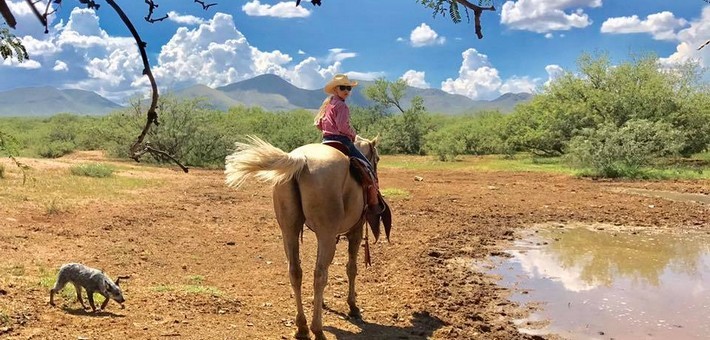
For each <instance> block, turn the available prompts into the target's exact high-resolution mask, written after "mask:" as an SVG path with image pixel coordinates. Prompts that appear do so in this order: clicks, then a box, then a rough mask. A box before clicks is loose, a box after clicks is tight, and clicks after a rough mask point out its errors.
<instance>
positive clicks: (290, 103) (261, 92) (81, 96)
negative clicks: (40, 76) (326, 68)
mask: <svg viewBox="0 0 710 340" xmlns="http://www.w3.org/2000/svg"><path fill="white" fill-rule="evenodd" d="M372 84H374V82H372V81H360V84H359V86H357V87H355V88H354V90H353V92H352V95H351V96H350V98H349V99H348V103H349V105H351V106H369V105H371V104H372V102H371V101H370V100H368V99H367V98H365V96H364V95H363V94H362V90H363V89H364V88H365V87H367V86H368V85H372ZM171 93H172V94H173V95H175V96H178V97H181V98H202V99H204V100H205V101H206V102H207V103H208V104H209V105H211V106H213V107H214V108H215V109H219V110H227V109H229V108H230V107H232V106H260V107H262V108H264V109H265V110H268V111H282V110H293V109H310V110H315V109H318V107H320V104H321V103H322V102H323V99H324V98H325V97H326V94H325V93H323V91H322V90H321V89H317V90H307V89H302V88H298V87H296V86H294V85H292V84H291V83H289V82H287V81H286V80H284V79H283V78H281V77H279V76H277V75H273V74H264V75H260V76H257V77H254V78H251V79H247V80H244V81H240V82H237V83H233V84H229V85H226V86H221V87H217V88H211V87H208V86H205V85H194V86H190V87H187V88H183V89H180V90H176V91H171ZM415 96H420V97H422V98H423V99H424V106H425V107H426V108H427V110H428V111H429V112H433V113H443V114H461V113H466V112H476V111H480V110H499V111H501V112H504V113H507V112H511V111H512V110H513V108H514V107H515V105H517V104H519V103H522V102H526V101H529V100H530V98H532V94H530V93H506V94H503V95H502V96H500V97H498V98H496V99H494V100H490V101H488V100H472V99H470V98H468V97H466V96H462V95H457V94H450V93H447V92H444V91H442V90H438V89H420V88H416V87H407V89H406V91H405V95H404V97H403V98H402V100H401V104H402V106H403V107H404V108H405V109H406V108H407V107H409V103H410V102H411V100H412V98H414V97H415ZM122 107H123V106H121V105H119V104H117V103H115V102H112V101H110V100H108V99H106V98H104V97H101V96H100V95H98V94H96V93H95V92H91V91H83V90H75V89H66V90H58V89H55V88H52V87H39V88H38V87H35V88H19V89H14V90H10V91H5V92H0V117H2V116H6V117H7V116H50V115H53V114H56V113H61V112H68V113H75V114H84V115H103V114H106V113H108V112H111V111H114V110H116V109H120V108H122Z"/></svg>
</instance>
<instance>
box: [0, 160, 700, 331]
mask: <svg viewBox="0 0 710 340" xmlns="http://www.w3.org/2000/svg"><path fill="white" fill-rule="evenodd" d="M89 156H91V155H89ZM85 158H86V155H83V157H82V156H78V157H77V156H75V157H73V158H72V157H70V158H69V159H63V160H58V161H39V160H25V161H26V162H27V163H29V164H30V165H32V166H33V167H34V168H35V169H39V170H37V171H35V172H34V176H42V170H43V169H45V170H46V171H51V169H55V171H56V169H62V168H66V167H68V166H69V164H71V163H72V162H75V161H81V160H83V159H85ZM90 158H94V160H95V159H100V157H90ZM3 162H4V161H3ZM4 164H5V165H6V169H11V167H10V165H9V163H7V162H5V163H4ZM121 166H122V170H120V171H118V172H117V173H116V174H115V176H128V177H130V176H139V177H140V176H143V177H145V176H149V177H150V178H151V180H152V179H155V180H156V181H161V183H163V184H161V185H158V186H156V187H152V188H150V189H140V190H134V191H132V192H125V193H123V194H122V196H121V197H120V199H106V200H104V199H102V198H96V199H91V200H85V201H83V202H81V203H76V204H74V205H72V206H71V207H68V208H67V209H66V211H62V212H60V213H57V214H48V213H47V211H46V210H47V209H44V208H42V207H41V206H38V204H37V202H36V201H33V200H31V199H28V200H26V201H20V202H16V201H15V202H14V203H13V204H9V203H8V202H11V201H12V200H13V198H10V197H3V196H2V195H0V338H10V339H29V338H32V339H52V338H54V339H65V338H66V339H164V338H180V339H288V338H291V337H292V335H293V332H294V331H295V326H294V325H293V318H294V316H295V307H294V303H293V299H292V297H291V288H290V285H289V279H288V271H287V265H286V263H285V256H284V254H283V248H282V243H281V236H280V232H279V229H278V226H277V225H276V221H275V218H274V214H273V210H272V206H271V194H270V188H268V187H266V186H264V185H259V184H248V185H246V186H245V187H243V188H241V189H240V190H232V189H228V188H227V187H226V186H225V185H224V184H223V181H224V178H223V174H222V172H221V171H218V170H215V171H211V170H191V171H190V173H189V174H183V173H181V172H177V171H174V170H173V169H154V170H151V171H149V172H145V171H131V170H125V169H131V168H132V167H138V165H135V164H132V163H121ZM415 176H421V177H422V178H423V181H415V180H414V178H415ZM17 180H18V179H17V177H16V176H15V177H12V176H10V178H6V179H4V180H3V179H0V186H2V185H7V183H8V181H17ZM380 180H381V182H382V186H383V188H384V189H388V188H391V189H399V190H404V191H406V192H407V193H408V195H407V196H406V197H392V198H390V200H389V201H390V203H391V206H392V208H393V211H394V227H393V232H392V242H391V243H387V242H379V243H377V244H371V249H372V256H373V266H372V267H370V268H364V266H363V265H362V264H363V263H362V253H361V260H360V270H359V276H358V279H357V280H358V281H357V287H358V302H359V304H360V307H361V308H362V311H363V320H362V321H356V320H349V319H348V318H347V317H345V314H346V313H347V310H348V308H347V304H346V297H347V279H346V277H347V276H346V274H345V268H344V267H345V263H346V262H347V252H346V247H345V246H344V245H343V244H340V245H339V248H338V252H337V254H336V258H335V261H334V263H333V265H332V266H331V269H330V279H329V285H328V287H327V288H326V293H325V294H326V295H325V298H326V305H327V310H326V313H325V314H324V325H325V326H326V335H327V336H328V337H329V338H337V339H419V338H434V339H469V338H473V339H496V338H497V339H514V338H531V337H530V336H527V335H522V334H519V333H518V332H517V331H516V329H515V327H514V326H513V324H512V320H513V318H515V317H518V316H520V315H522V313H523V311H522V310H521V309H520V308H518V307H517V306H515V305H513V304H511V303H509V302H507V300H506V296H507V294H508V292H507V290H506V289H503V288H499V287H497V286H496V285H495V281H494V280H493V279H492V278H490V277H487V276H486V275H484V274H482V273H476V272H473V271H472V270H471V269H470V266H469V264H470V262H471V261H470V260H472V259H476V258H482V257H486V256H488V255H490V254H491V253H496V252H498V251H500V250H502V249H504V248H505V247H506V246H507V245H508V244H509V242H510V241H512V240H514V238H515V237H516V236H517V235H518V234H519V232H520V231H521V230H522V229H523V228H528V227H530V226H531V225H533V224H535V223H541V222H559V223H571V222H581V223H609V224H614V225H628V226H641V227H649V228H672V229H674V230H679V229H685V228H693V229H704V230H705V231H710V208H709V207H708V206H707V205H702V204H698V203H692V202H674V201H669V200H664V199H661V198H653V197H646V196H638V195H632V194H628V193H623V192H619V191H618V190H612V189H615V188H618V187H637V188H646V189H662V190H672V191H679V192H694V193H705V194H708V193H710V182H709V181H662V182H618V181H594V180H589V179H579V178H573V177H570V176H566V175H554V174H543V173H515V172H466V171H414V170H399V169H387V168H384V169H381V173H380ZM3 181H4V183H3ZM29 185H32V184H29ZM13 190H23V189H22V187H19V186H18V187H17V188H16V189H13ZM5 195H6V196H7V195H8V194H7V192H6V194H5ZM19 195H21V193H20V194H19ZM15 200H16V199H15ZM301 249H302V251H301V254H302V262H303V269H304V299H305V301H306V302H309V301H310V299H311V298H312V280H313V274H312V271H313V265H314V258H315V239H314V237H313V234H312V233H311V232H309V231H306V232H305V233H304V239H303V245H302V248H301ZM65 262H82V263H85V264H88V265H91V266H94V267H97V268H103V269H104V270H105V271H106V272H107V273H108V274H109V275H111V276H113V277H115V276H117V275H130V279H128V280H126V281H125V283H124V284H122V285H123V289H124V294H125V297H126V300H127V302H126V304H125V306H126V308H125V309H120V308H119V305H118V304H116V303H115V302H111V303H109V305H108V307H107V309H106V310H105V311H103V312H100V313H96V314H93V313H87V312H84V311H83V310H82V309H81V306H80V305H79V303H78V302H76V301H75V300H74V299H67V298H66V297H64V296H61V295H60V296H58V297H57V298H56V299H57V302H58V304H57V306H56V307H52V306H50V305H49V304H48V299H49V296H48V295H49V294H48V288H49V287H48V284H49V283H47V282H46V281H47V277H49V278H51V279H53V278H54V275H55V274H56V271H57V269H58V268H59V266H60V265H61V264H63V263H65ZM50 283H51V282H50ZM306 308H307V310H306V313H307V315H309V321H310V310H311V309H310V306H309V304H308V303H307V304H306Z"/></svg>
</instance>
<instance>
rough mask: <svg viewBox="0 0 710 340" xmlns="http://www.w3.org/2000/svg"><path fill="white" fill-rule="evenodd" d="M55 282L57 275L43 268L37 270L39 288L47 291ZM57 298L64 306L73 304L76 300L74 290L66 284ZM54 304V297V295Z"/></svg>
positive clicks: (70, 285) (71, 285)
mask: <svg viewBox="0 0 710 340" xmlns="http://www.w3.org/2000/svg"><path fill="white" fill-rule="evenodd" d="M55 282H57V273H52V272H50V271H48V270H46V269H44V268H40V269H39V282H38V284H39V285H40V287H43V288H44V289H45V290H47V291H49V290H50V289H52V288H53V287H54V283H55ZM58 294H59V296H61V297H62V301H64V302H65V304H67V303H70V302H73V301H74V300H76V289H74V285H73V284H67V285H66V286H64V288H63V289H62V290H60V291H59V293H58ZM55 302H56V295H55Z"/></svg>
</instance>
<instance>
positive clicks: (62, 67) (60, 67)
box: [52, 60, 69, 71]
mask: <svg viewBox="0 0 710 340" xmlns="http://www.w3.org/2000/svg"><path fill="white" fill-rule="evenodd" d="M52 70H54V71H68V70H69V66H67V63H65V62H63V61H61V60H57V61H55V62H54V67H52Z"/></svg>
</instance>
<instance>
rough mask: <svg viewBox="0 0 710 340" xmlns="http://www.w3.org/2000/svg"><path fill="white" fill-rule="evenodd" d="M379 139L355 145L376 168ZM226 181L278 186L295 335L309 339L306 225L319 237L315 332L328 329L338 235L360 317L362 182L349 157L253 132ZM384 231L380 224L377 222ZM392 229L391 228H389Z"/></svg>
mask: <svg viewBox="0 0 710 340" xmlns="http://www.w3.org/2000/svg"><path fill="white" fill-rule="evenodd" d="M377 143H378V138H377V137H376V138H374V139H373V140H371V141H370V140H366V139H363V138H360V137H358V138H357V140H356V142H355V144H356V146H357V147H358V149H360V150H361V151H362V152H363V154H364V155H365V156H366V157H367V158H368V159H369V160H370V162H371V163H372V164H373V167H374V168H375V171H376V169H377V167H376V164H377V162H378V161H379V155H378V153H377V148H376V146H377ZM225 174H226V176H227V180H226V183H227V185H229V186H231V187H239V186H240V185H241V184H242V183H244V182H245V181H247V180H248V179H250V178H252V177H256V178H257V179H259V180H261V181H265V182H270V183H271V184H272V185H273V188H274V190H273V199H274V210H275V212H276V220H277V221H278V223H279V227H280V228H281V233H282V235H283V242H284V250H285V251H286V257H287V259H288V272H289V276H290V279H291V288H293V293H294V297H295V299H296V309H297V314H296V326H297V327H298V330H297V332H296V338H299V339H304V338H309V333H308V325H307V322H306V316H305V314H304V313H303V301H302V299H301V281H302V277H303V273H302V270H301V263H300V256H299V236H300V234H301V233H302V232H303V225H304V224H305V225H306V226H307V227H308V228H309V229H311V230H312V231H313V232H314V233H315V235H316V239H317V241H318V256H317V260H316V266H315V272H314V278H313V286H314V298H313V320H312V321H311V331H313V334H315V336H316V339H325V335H324V334H323V321H322V313H323V290H324V289H325V286H326V284H327V281H328V267H329V266H330V264H331V262H332V261H333V257H334V255H335V244H336V242H337V240H338V236H340V235H345V236H347V238H348V255H349V258H348V264H347V275H348V300H347V301H348V305H349V306H350V312H349V315H350V316H353V317H359V316H360V309H359V308H358V307H357V304H356V302H355V296H356V295H355V276H356V275H357V253H358V250H359V249H360V245H361V243H362V238H363V225H364V219H363V208H364V206H365V198H364V197H363V188H362V186H361V185H360V184H359V183H358V182H357V181H356V180H355V179H354V178H353V176H352V175H351V174H350V161H349V159H348V157H347V156H345V155H343V154H342V153H341V152H340V151H338V150H337V149H335V148H333V147H330V146H327V145H324V144H308V145H304V146H301V147H299V148H297V149H295V150H293V151H291V152H290V153H286V152H284V151H282V150H281V149H278V148H276V147H274V146H272V145H271V144H269V143H267V142H265V141H263V140H261V139H259V138H256V137H250V142H249V143H236V151H235V152H234V153H233V154H232V155H230V156H227V158H226V162H225ZM377 228H378V231H379V225H378V227H377ZM385 230H386V231H387V232H389V229H387V228H386V229H385Z"/></svg>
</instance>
